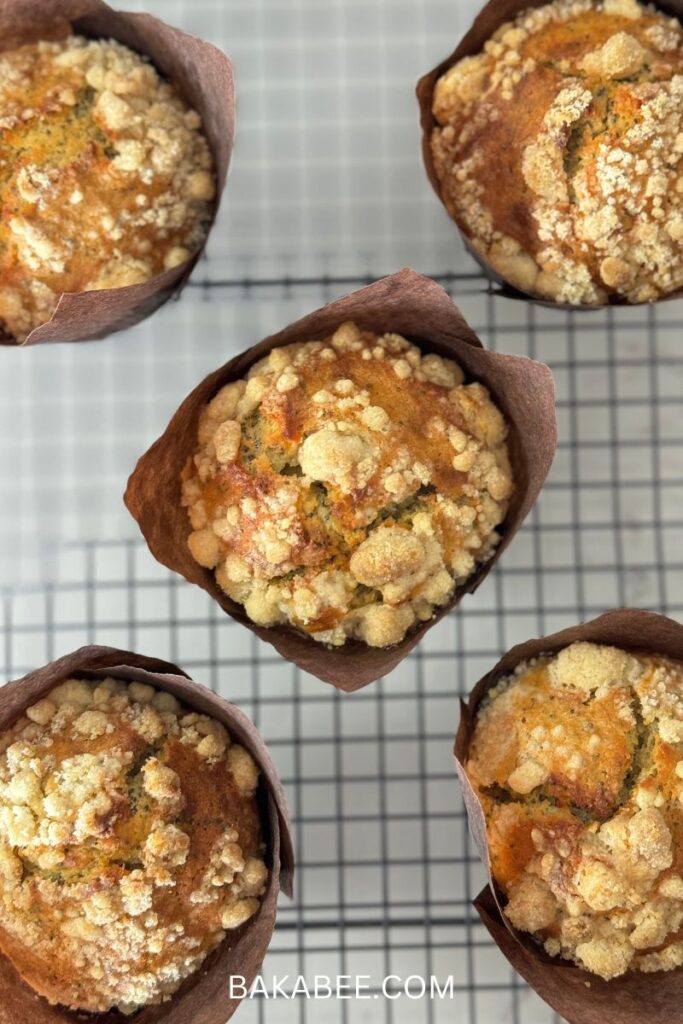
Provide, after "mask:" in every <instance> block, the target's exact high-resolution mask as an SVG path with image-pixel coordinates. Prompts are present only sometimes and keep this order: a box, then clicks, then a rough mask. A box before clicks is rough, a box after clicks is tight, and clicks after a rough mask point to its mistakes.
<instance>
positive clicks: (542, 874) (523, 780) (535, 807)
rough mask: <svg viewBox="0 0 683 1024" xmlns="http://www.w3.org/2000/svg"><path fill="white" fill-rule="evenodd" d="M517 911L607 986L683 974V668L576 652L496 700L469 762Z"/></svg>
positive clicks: (538, 665) (550, 660)
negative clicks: (637, 975)
mask: <svg viewBox="0 0 683 1024" xmlns="http://www.w3.org/2000/svg"><path fill="white" fill-rule="evenodd" d="M466 770H467V774H468V777H469V779H470V781H471V783H472V785H473V786H474V788H475V790H476V792H477V793H478V796H479V799H480V800H481V803H482V806H483V809H484V813H485V816H486V823H487V834H488V840H489V849H490V853H491V861H492V869H493V875H494V878H495V879H496V881H497V883H498V884H499V886H500V887H501V889H502V890H503V891H504V893H505V894H506V896H507V899H508V902H507V905H506V907H505V914H506V915H507V917H508V920H509V921H510V923H511V924H512V925H514V927H515V928H518V929H520V930H521V931H525V932H531V933H533V934H534V935H535V937H536V938H537V939H538V940H539V942H541V943H542V944H543V946H544V947H545V950H546V952H547V953H549V954H550V955H551V956H553V957H555V956H558V957H563V958H565V959H568V960H573V961H574V962H575V963H577V964H578V965H579V966H580V967H583V968H585V969H586V970H587V971H590V972H591V973H593V974H597V975H599V976H601V977H603V978H605V979H610V978H615V977H618V976H619V975H622V974H624V973H625V972H626V971H633V970H636V971H646V972H651V971H666V970H672V969H673V968H675V967H680V966H681V965H683V940H682V939H681V931H682V929H683V844H682V843H681V841H680V825H681V814H682V806H681V805H682V804H683V666H682V665H680V664H678V663H675V662H670V661H667V660H665V659H663V658H658V657H654V656H641V655H636V654H630V653H627V652H625V651H622V650H618V649H617V648H614V647H604V646H599V645H595V644H591V643H576V644H573V645H572V646H570V647H568V648H566V649H565V650H563V651H561V652H560V653H559V654H557V655H555V656H553V657H550V656H548V657H542V658H539V659H537V660H534V661H532V662H528V663H525V664H522V665H520V666H519V668H518V669H517V670H516V672H515V673H514V675H512V676H510V677H507V678H504V679H502V680H501V681H500V682H499V683H498V684H497V685H496V686H495V687H494V688H493V689H492V690H491V691H490V692H489V694H488V695H487V697H486V699H485V702H484V704H483V705H482V706H481V709H480V711H479V714H478V718H477V722H476V727H475V732H474V736H473V739H472V743H471V746H470V754H469V759H468V762H467V765H466Z"/></svg>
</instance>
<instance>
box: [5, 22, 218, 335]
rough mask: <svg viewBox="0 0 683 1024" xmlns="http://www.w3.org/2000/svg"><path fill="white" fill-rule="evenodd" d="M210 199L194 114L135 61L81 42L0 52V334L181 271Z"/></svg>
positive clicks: (117, 48)
mask: <svg viewBox="0 0 683 1024" xmlns="http://www.w3.org/2000/svg"><path fill="white" fill-rule="evenodd" d="M214 198H215V180H214V175H213V166H212V158H211V153H210V150H209V146H208V143H207V141H206V139H205V137H204V135H203V133H202V130H201V119H200V117H199V115H198V114H197V113H196V112H195V111H194V110H191V109H189V108H188V107H187V106H186V104H185V103H184V102H183V101H182V100H181V99H180V97H179V96H177V95H176V93H175V91H174V89H173V87H172V86H171V85H170V84H169V83H168V82H165V81H164V80H163V79H162V78H161V77H160V76H159V74H158V73H157V71H156V70H155V68H154V67H153V66H152V65H151V64H149V63H148V62H147V61H146V60H145V59H144V58H143V57H141V56H139V55H138V54H136V53H133V51H132V50H129V49H127V48H126V47H125V46H122V45H121V44H120V43H117V42H114V41H113V40H97V41H93V40H87V39H84V38H82V37H80V36H72V37H70V38H68V39H66V40H64V41H62V42H39V43H33V44H30V45H27V46H22V47H19V48H18V49H15V50H8V51H5V52H3V53H1V54H0V208H1V209H2V217H1V218H0V278H1V280H0V326H2V327H4V329H5V331H6V332H7V333H8V334H10V335H12V336H13V337H14V338H15V339H16V340H17V341H23V340H24V339H25V338H26V337H27V335H28V334H29V333H30V332H31V331H32V330H33V329H34V328H35V327H37V326H39V325H40V324H43V323H45V322H46V321H47V320H49V319H50V317H51V315H52V313H53V312H54V309H55V307H56V305H57V301H58V298H59V295H60V294H61V293H62V292H82V291H92V290H95V289H102V288H119V287H123V286H124V285H132V284H140V283H142V282H143V281H147V280H148V279H149V278H151V277H154V276H155V275H156V274H159V273H161V272H162V271H163V270H167V269H170V268H171V267H175V266H178V265H179V264H181V263H184V262H185V261H186V260H187V259H189V258H190V256H191V255H192V254H193V253H194V252H196V250H197V249H198V248H199V247H200V245H201V244H202V242H203V240H204V238H205V236H206V232H207V230H208V227H209V224H210V221H211V216H212V211H213V200H214Z"/></svg>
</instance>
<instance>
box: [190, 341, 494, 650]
mask: <svg viewBox="0 0 683 1024" xmlns="http://www.w3.org/2000/svg"><path fill="white" fill-rule="evenodd" d="M506 436H507V427H506V424H505V422H504V420H503V417H502V415H501V413H500V411H499V410H498V409H497V408H496V406H495V405H494V404H493V402H492V401H491V398H490V396H489V393H488V391H487V390H486V388H485V387H483V386H482V385H481V384H478V383H472V384H466V383H465V382H464V377H463V374H462V371H461V370H460V368H459V367H458V366H457V365H456V364H455V363H454V362H452V361H451V360H448V359H443V358H441V357H440V356H438V355H434V354H423V353H422V352H421V351H420V350H419V349H418V348H417V347H416V346H415V345H412V344H410V343H409V342H408V341H406V340H405V339H404V338H401V337H399V336H398V335H396V334H385V335H382V336H378V335H375V334H372V333H370V332H363V331H360V330H359V329H358V328H357V327H356V326H355V325H354V324H351V323H346V324H343V325H342V326H341V327H340V328H339V329H338V330H337V331H336V332H335V334H334V335H333V336H332V337H331V338H328V339H327V340H325V341H314V342H306V343H304V344H295V345H289V346H287V347H285V348H278V349H274V350H273V351H272V352H271V353H270V355H269V356H268V357H267V358H266V359H264V360H262V361H261V362H259V363H258V364H257V365H256V366H254V367H252V369H251V371H250V373H249V375H248V377H247V379H246V380H241V381H236V382H234V383H231V384H228V385H226V386H225V387H224V388H222V389H221V391H219V393H218V394H217V395H216V396H215V398H214V399H213V400H212V401H211V402H210V404H209V405H208V406H206V408H205V409H204V410H203V412H202V415H201V418H200V421H199V431H198V441H199V447H198V449H197V452H196V454H195V456H194V458H192V459H190V460H189V462H188V465H187V466H186V467H185V470H184V473H183V503H184V505H185V506H186V507H187V509H188V514H189V518H190V523H191V526H192V533H191V534H190V536H189V540H188V544H189V547H190V551H191V553H192V555H193V557H194V558H195V559H196V561H197V562H198V563H199V564H200V565H202V566H204V567H206V568H207V569H213V570H215V572H216V579H217V581H218V584H219V585H220V587H221V588H222V589H223V590H224V592H225V593H226V594H227V595H228V596H229V597H231V598H232V599H233V600H235V601H238V602H239V603H241V604H243V605H244V607H245V609H246V612H247V614H248V615H249V617H250V618H251V619H252V621H254V622H256V623H258V624H260V625H263V626H272V625H275V624H276V623H287V624H291V625H293V626H295V627H296V628H297V629H300V630H302V631H304V632H305V633H307V634H308V635H310V636H311V637H313V638H314V639H315V640H318V641H320V642H321V643H326V644H332V645H337V646H339V645H342V644H344V643H345V642H346V640H347V639H348V638H350V637H353V638H357V639H359V640H362V641H364V642H365V643H367V644H369V645H370V646H371V647H388V646H390V645H391V644H395V643H398V642H399V641H400V640H402V639H403V637H404V636H405V634H406V633H407V631H408V630H409V629H410V628H411V627H412V626H413V625H414V624H415V623H416V622H421V621H426V620H428V619H430V618H431V617H432V615H433V614H434V610H435V609H436V608H438V607H440V606H441V605H444V604H445V603H446V602H447V601H448V600H449V599H450V597H451V596H452V594H453V591H454V589H455V587H456V586H458V585H459V584H462V583H463V582H464V581H465V580H466V579H467V578H468V577H469V576H470V575H471V574H472V572H473V571H474V569H475V568H476V567H477V565H479V564H481V563H482V562H484V561H485V560H486V559H488V558H489V557H490V556H491V554H492V553H493V551H494V549H495V545H496V543H497V541H498V539H499V538H498V534H497V532H496V527H497V526H499V524H500V523H502V521H503V520H504V518H505V514H506V511H507V507H508V503H509V498H510V495H511V492H512V478H511V471H510V463H509V459H508V452H507V446H506Z"/></svg>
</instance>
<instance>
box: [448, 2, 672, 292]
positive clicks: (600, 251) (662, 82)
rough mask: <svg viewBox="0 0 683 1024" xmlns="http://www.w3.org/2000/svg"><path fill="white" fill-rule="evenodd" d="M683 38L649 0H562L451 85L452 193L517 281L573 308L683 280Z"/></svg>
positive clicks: (510, 30) (455, 205) (513, 26)
mask: <svg viewBox="0 0 683 1024" xmlns="http://www.w3.org/2000/svg"><path fill="white" fill-rule="evenodd" d="M682 43H683V28H682V27H681V25H680V23H679V22H678V21H676V20H674V19H671V18H669V17H667V16H666V15H664V14H663V13H662V12H661V11H658V10H656V9H655V8H654V7H650V6H645V5H643V4H640V3H638V2H637V0H553V2H552V3H549V4H547V5H546V6H541V7H537V8H533V9H530V10H527V11H523V12H522V13H520V14H519V15H518V17H517V18H516V19H515V20H514V21H512V22H507V23H506V24H504V25H502V26H501V27H500V28H499V29H498V31H497V32H496V33H495V34H494V35H493V37H492V38H491V39H490V40H489V41H488V42H487V43H486V45H485V47H484V50H483V52H482V53H480V54H477V55H474V56H470V57H466V58H464V59H463V60H461V61H459V62H458V63H456V64H455V65H454V66H453V67H451V68H450V70H448V71H447V72H446V73H445V74H444V75H443V76H442V77H441V78H440V79H439V80H438V82H437V83H436V87H435V90H434V95H433V107H432V110H433V114H434V117H435V119H436V122H437V125H436V127H435V128H434V129H433V132H432V138H431V146H432V154H433V161H434V169H435V172H436V175H437V178H438V180H439V183H440V190H441V194H442V197H443V199H444V202H445V204H446V206H447V208H448V210H449V212H450V214H451V215H452V216H453V217H454V218H455V220H456V221H457V222H458V224H459V225H460V227H461V228H462V230H463V231H464V233H465V235H466V236H467V237H468V239H469V241H470V242H471V245H472V246H473V248H474V249H475V251H476V252H478V253H479V254H480V255H481V256H482V257H483V259H484V260H485V262H486V263H487V264H488V265H489V266H491V267H492V268H493V270H495V271H496V272H497V273H498V274H500V275H501V276H502V277H503V278H504V279H505V280H506V281H507V282H509V283H510V284H512V285H514V286H515V287H516V288H519V289H521V290H522V291H524V292H527V293H531V294H533V295H536V296H538V297H540V298H543V299H548V300H551V301H554V302H562V303H569V304H572V305H582V304H583V305H602V304H605V303H607V302H610V301H613V302H614V301H616V302H630V303H636V302H650V301H655V300H657V299H659V298H660V297H662V296H665V295H667V294H669V293H671V292H673V291H675V290H676V289H679V288H681V287H683V250H682V249H681V241H682V240H683V165H682V164H681V159H682V158H683V125H682V123H681V119H682V117H683V49H682V46H681V44H682Z"/></svg>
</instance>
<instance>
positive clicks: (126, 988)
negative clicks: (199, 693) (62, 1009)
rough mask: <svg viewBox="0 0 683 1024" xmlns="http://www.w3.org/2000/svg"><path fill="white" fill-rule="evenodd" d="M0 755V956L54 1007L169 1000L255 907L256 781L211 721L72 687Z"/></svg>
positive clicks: (122, 686) (95, 686) (147, 691)
mask: <svg viewBox="0 0 683 1024" xmlns="http://www.w3.org/2000/svg"><path fill="white" fill-rule="evenodd" d="M0 751H1V753H0V909H1V910H2V914H1V919H0V949H1V950H2V951H3V952H4V953H5V954H6V955H7V956H9V957H10V959H11V960H12V961H13V963H14V965H15V967H16V968H17V970H18V971H19V973H20V974H21V975H22V976H23V977H24V980H25V981H27V982H28V983H29V984H31V985H32V986H33V987H34V988H35V989H36V990H37V991H38V992H40V993H41V994H42V995H44V996H46V997H47V998H48V999H49V1000H50V1001H51V1002H53V1003H62V1004H64V1005H66V1006H69V1007H71V1008H73V1009H83V1010H89V1011H91V1012H99V1011H105V1010H108V1009H110V1008H116V1009H118V1010H120V1011H122V1012H124V1013H130V1012H133V1011H134V1010H135V1009H137V1008H138V1007H140V1006H142V1005H146V1004H149V1003H158V1002H161V1001H163V1000H165V999H168V998H169V997H170V996H171V995H172V994H173V992H175V991H176V989H177V988H178V987H179V986H180V984H181V983H182V981H183V980H184V979H185V978H187V977H188V976H189V975H191V974H193V973H194V971H196V970H197V968H198V967H199V966H200V965H201V963H202V962H203V960H204V959H205V958H206V956H207V955H208V954H209V953H210V952H211V951H212V950H213V949H215V948H216V947H217V946H218V945H219V944H220V942H221V941H222V940H223V939H224V938H225V935H226V931H230V930H232V929H234V928H238V927H239V926H240V925H242V924H244V922H245V921H247V920H248V919H249V918H250V917H252V916H253V915H254V914H255V913H256V911H257V910H258V908H259V905H260V900H259V897H260V896H261V895H262V894H263V892H264V890H265V883H266V880H267V875H268V872H267V869H266V866H265V864H264V861H263V850H264V848H263V841H262V835H261V825H260V819H259V812H258V808H257V803H256V796H255V793H256V788H257V783H258V777H259V773H258V769H257V767H256V765H255V763H254V761H253V760H252V758H251V756H250V754H249V753H248V752H247V751H246V750H244V748H243V747H240V746H239V745H236V744H234V743H232V742H231V739H230V737H229V735H228V733H227V731H226V730H225V728H224V727H223V725H221V723H220V722H217V721H215V720H214V719H212V718H209V717H207V716H206V715H199V714H195V713H194V712H190V711H188V710H187V709H186V708H184V707H183V706H182V705H181V704H180V703H179V702H178V701H177V700H176V698H175V697H173V696H172V695H171V694H170V693H167V692H165V691H157V690H155V689H154V688H153V687H152V686H148V685H146V684H142V683H136V682H132V683H128V684H126V683H122V682H119V681H117V680H114V679H107V680H106V681H104V682H100V683H94V682H88V681H85V680H82V679H69V680H67V681H66V682H65V683H63V684H62V685H61V686H59V687H57V688H56V689H55V690H53V691H52V692H51V693H49V694H48V696H47V697H45V698H44V699H42V700H40V701H39V702H38V703H37V704H35V705H34V706H33V707H30V708H28V710H27V711H26V713H25V716H24V717H23V718H21V719H20V720H19V721H18V722H17V723H16V725H15V726H14V727H13V728H12V729H11V730H10V731H9V732H6V733H4V734H3V735H2V736H1V737H0Z"/></svg>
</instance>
